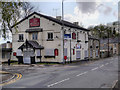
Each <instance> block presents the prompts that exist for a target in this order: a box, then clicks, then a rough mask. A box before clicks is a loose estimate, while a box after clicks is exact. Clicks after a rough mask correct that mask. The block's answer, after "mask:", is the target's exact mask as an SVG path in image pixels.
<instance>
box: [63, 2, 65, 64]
mask: <svg viewBox="0 0 120 90" xmlns="http://www.w3.org/2000/svg"><path fill="white" fill-rule="evenodd" d="M63 2H64V0H62V34H63V64H65V59H64V22H63V20H64V4H63Z"/></svg>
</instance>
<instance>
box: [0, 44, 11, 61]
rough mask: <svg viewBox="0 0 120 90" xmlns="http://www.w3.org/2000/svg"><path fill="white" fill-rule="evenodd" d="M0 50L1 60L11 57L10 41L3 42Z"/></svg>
mask: <svg viewBox="0 0 120 90" xmlns="http://www.w3.org/2000/svg"><path fill="white" fill-rule="evenodd" d="M0 47H1V48H0V51H1V59H2V61H1V62H6V61H8V59H10V58H11V53H12V43H11V42H7V43H3V44H1V45H0Z"/></svg>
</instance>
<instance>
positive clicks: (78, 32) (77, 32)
mask: <svg viewBox="0 0 120 90" xmlns="http://www.w3.org/2000/svg"><path fill="white" fill-rule="evenodd" d="M77 40H79V32H77Z"/></svg>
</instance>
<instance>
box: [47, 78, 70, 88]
mask: <svg viewBox="0 0 120 90" xmlns="http://www.w3.org/2000/svg"><path fill="white" fill-rule="evenodd" d="M69 79H70V78H67V79H64V80H61V81H58V82H56V83H53V84H50V85H48V86H47V87H52V86H54V85H56V84H59V83H62V82H64V81H67V80H69Z"/></svg>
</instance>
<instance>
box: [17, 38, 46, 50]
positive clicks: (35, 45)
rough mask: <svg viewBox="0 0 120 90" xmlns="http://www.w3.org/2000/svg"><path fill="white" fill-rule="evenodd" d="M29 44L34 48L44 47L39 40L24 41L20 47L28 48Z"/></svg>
mask: <svg viewBox="0 0 120 90" xmlns="http://www.w3.org/2000/svg"><path fill="white" fill-rule="evenodd" d="M28 45H30V46H31V47H32V48H34V49H44V47H43V46H41V45H39V43H38V42H37V41H27V40H26V42H25V43H23V44H22V45H21V46H20V47H19V49H23V48H26V47H28Z"/></svg>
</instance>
